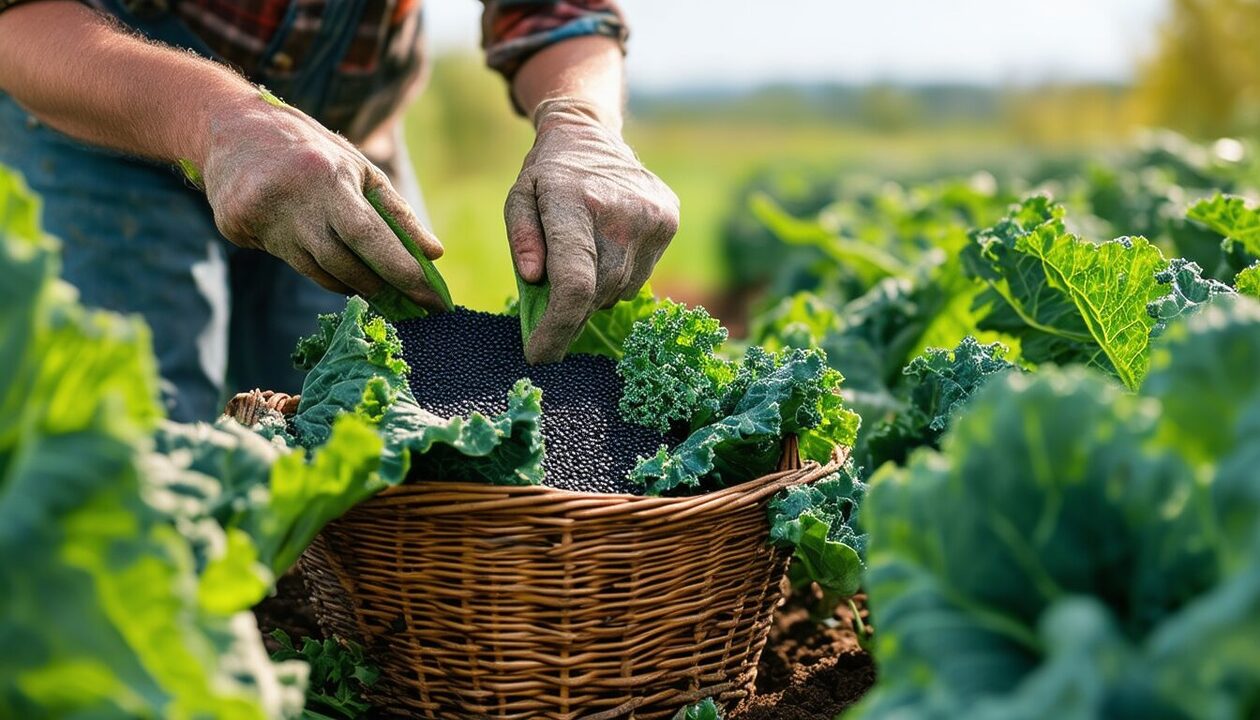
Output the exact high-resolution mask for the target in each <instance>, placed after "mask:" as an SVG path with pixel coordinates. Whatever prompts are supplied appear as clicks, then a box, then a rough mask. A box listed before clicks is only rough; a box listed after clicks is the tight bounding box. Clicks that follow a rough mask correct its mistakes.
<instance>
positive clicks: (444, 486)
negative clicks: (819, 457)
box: [363, 448, 849, 519]
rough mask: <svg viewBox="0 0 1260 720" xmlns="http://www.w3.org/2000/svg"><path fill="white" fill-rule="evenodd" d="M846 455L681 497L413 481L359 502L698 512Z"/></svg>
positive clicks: (740, 501) (765, 491)
mask: <svg viewBox="0 0 1260 720" xmlns="http://www.w3.org/2000/svg"><path fill="white" fill-rule="evenodd" d="M848 457H849V449H848V448H836V450H835V452H833V453H832V457H831V460H830V461H829V462H828V463H826V464H825V465H823V464H819V463H817V462H815V461H812V460H811V461H807V462H805V463H804V464H803V465H802V466H801V467H798V468H793V469H787V470H780V471H778V472H774V473H770V474H768V475H763V476H761V477H758V478H754V479H752V480H749V481H747V482H743V483H739V484H737V485H731V486H729V487H725V488H721V489H718V490H714V491H712V492H707V493H702V494H699V495H686V496H681V497H665V496H657V495H627V494H624V493H621V494H613V493H600V492H590V491H576V490H561V489H558V488H553V487H548V486H546V485H490V484H486V483H477V482H456V481H444V480H417V481H412V482H407V483H404V484H402V485H396V486H393V487H390V488H386V489H385V490H382V491H381V492H379V493H377V494H376V495H375V496H373V497H371V498H369V499H368V500H365V501H364V503H363V504H365V505H374V506H378V507H379V506H383V505H395V504H397V505H409V504H412V503H413V502H415V501H417V500H419V501H421V502H423V504H424V506H425V508H424V514H426V515H447V514H451V515H457V514H464V513H470V512H478V511H486V510H494V511H503V510H506V509H509V508H510V507H512V506H513V505H518V504H519V506H520V509H521V511H522V513H530V514H532V513H536V512H537V511H538V510H539V509H540V507H544V506H545V507H547V510H548V514H556V513H563V514H564V515H565V516H566V517H569V518H573V519H578V518H596V517H602V516H612V515H636V516H643V517H650V516H656V515H658V514H660V515H669V516H671V517H681V516H689V515H696V514H699V515H703V514H708V513H709V512H725V511H729V510H731V509H734V508H735V507H737V506H744V505H747V504H749V503H755V502H759V501H760V500H762V499H764V498H765V497H766V496H768V495H772V494H774V493H777V492H779V491H780V490H783V489H785V488H787V487H791V486H794V485H802V484H808V483H812V482H815V481H817V480H820V479H822V478H824V477H826V476H828V475H830V474H832V473H834V472H836V471H837V470H839V469H840V468H841V466H843V465H844V463H845V462H846V461H847V460H848Z"/></svg>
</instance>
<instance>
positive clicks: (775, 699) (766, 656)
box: [254, 568, 875, 720]
mask: <svg viewBox="0 0 1260 720" xmlns="http://www.w3.org/2000/svg"><path fill="white" fill-rule="evenodd" d="M855 600H856V604H857V607H858V608H859V612H860V613H861V615H862V618H863V620H864V621H866V620H867V615H866V609H865V607H864V603H863V600H864V598H863V597H862V596H860V595H859V596H857V598H855ZM254 614H255V615H256V616H257V618H258V627H259V629H261V630H262V631H263V634H264V638H265V641H266V643H267V649H268V651H272V650H274V649H275V641H273V640H272V639H271V637H270V633H271V631H272V630H274V629H277V628H279V629H281V630H284V631H285V632H287V633H288V634H289V637H291V638H293V639H294V642H297V641H298V640H300V639H301V638H303V637H313V638H319V637H322V635H321V633H320V629H319V624H318V622H317V621H316V619H315V612H314V609H313V608H312V606H311V602H310V598H309V597H308V595H307V593H306V587H305V584H304V583H303V581H302V577H301V575H300V574H299V573H298V570H297V569H296V568H294V569H292V570H290V571H289V572H288V573H286V574H285V575H284V576H282V577H281V578H280V581H279V583H277V585H276V594H275V595H273V596H272V597H269V598H267V599H266V600H264V601H263V602H262V603H260V604H259V605H258V606H257V607H255V608H254ZM853 625H854V623H853V619H852V613H851V611H850V609H849V608H848V606H847V605H842V606H841V607H840V608H838V609H837V610H836V614H835V620H834V622H828V623H824V624H821V625H820V624H817V623H815V622H814V621H813V620H812V619H811V618H810V615H809V610H808V607H807V605H806V602H805V599H804V598H802V597H801V596H800V595H793V596H792V597H790V598H789V599H788V601H787V602H786V603H785V604H784V605H783V607H781V608H779V612H778V613H777V614H776V616H775V622H774V625H773V626H772V627H771V629H770V639H769V641H768V642H767V643H766V648H765V650H764V651H763V652H762V654H761V662H760V663H759V664H758V666H757V685H756V694H755V695H754V696H753V697H752V698H750V699H748V700H746V701H745V702H744V703H742V704H741V705H740V706H739V707H736V708H733V709H731V712H730V713H729V714H728V717H729V718H730V720H832V718H834V717H835V716H836V715H838V714H839V713H840V712H841V711H843V710H844V709H845V708H847V707H849V706H850V705H852V704H854V703H855V702H857V701H858V700H859V699H860V698H861V697H862V695H863V694H864V693H865V692H866V691H867V690H868V689H870V687H871V685H872V684H873V683H874V682H875V665H874V663H873V662H872V661H871V657H870V655H868V654H867V653H866V652H864V651H863V650H862V648H861V646H860V645H859V644H858V638H857V634H856V633H855V632H854V630H853Z"/></svg>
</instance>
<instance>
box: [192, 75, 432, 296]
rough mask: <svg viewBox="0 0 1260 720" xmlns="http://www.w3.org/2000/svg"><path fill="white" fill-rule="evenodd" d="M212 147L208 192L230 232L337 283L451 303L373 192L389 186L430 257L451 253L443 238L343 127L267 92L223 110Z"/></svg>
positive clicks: (390, 206)
mask: <svg viewBox="0 0 1260 720" xmlns="http://www.w3.org/2000/svg"><path fill="white" fill-rule="evenodd" d="M205 157H206V159H205V163H204V167H203V168H201V173H202V179H203V181H204V183H205V188H206V197H207V198H208V199H209V200H210V206H211V207H212V208H213V209H214V221H215V224H216V225H218V228H219V231H220V232H222V233H223V236H224V237H226V238H227V239H228V240H231V241H232V242H233V243H235V244H237V245H240V246H241V247H247V248H257V249H260V250H266V251H267V252H269V253H271V254H272V255H275V256H276V257H278V258H280V259H281V260H284V261H285V262H287V263H288V264H289V265H292V266H293V267H294V268H295V269H296V270H297V271H298V272H300V273H302V274H303V275H306V276H307V277H309V278H311V279H312V280H314V281H315V282H317V283H319V284H320V285H322V286H324V287H325V288H327V289H329V290H333V291H336V292H342V293H347V294H348V293H351V292H354V293H358V294H359V295H362V296H363V297H365V298H372V297H373V296H375V295H376V294H377V293H378V292H380V291H381V290H382V289H383V288H384V287H385V286H386V285H391V286H393V287H395V288H397V289H399V290H401V291H402V292H403V294H405V295H407V296H408V297H410V298H411V299H413V300H415V301H416V302H417V303H419V304H421V305H423V306H426V307H430V308H440V307H442V301H441V300H440V299H438V296H437V295H436V294H435V293H434V292H433V291H431V290H430V289H429V288H428V287H427V286H426V285H425V280H424V274H423V272H422V271H421V269H420V266H419V264H418V263H417V262H416V260H415V258H413V257H412V256H411V255H410V254H409V253H408V252H407V249H406V248H405V247H404V246H403V244H402V242H400V241H399V239H398V237H397V236H396V235H395V234H394V232H393V231H392V230H391V229H390V227H389V225H387V224H386V223H385V221H384V220H383V219H382V218H381V216H380V215H379V214H378V213H377V212H376V210H375V209H373V207H372V206H371V205H370V204H369V203H368V201H367V200H366V199H365V197H364V193H366V192H368V191H369V190H375V191H376V192H378V193H379V195H380V198H381V201H382V204H383V205H384V207H385V209H386V210H388V211H389V212H390V213H391V214H392V215H393V216H394V217H395V218H396V219H397V220H398V222H399V223H400V224H401V225H402V226H403V228H405V229H406V230H407V231H408V232H409V233H410V234H411V236H412V238H414V239H415V241H416V243H417V245H418V246H419V247H420V249H421V251H422V252H423V253H424V254H425V255H426V256H427V257H428V258H429V259H436V258H437V257H439V256H441V254H442V245H441V243H439V242H438V240H437V238H436V237H434V236H433V234H432V233H430V232H429V231H428V230H426V229H425V228H424V226H423V225H421V224H420V221H419V220H417V219H416V216H415V214H414V213H413V212H412V211H411V208H410V207H408V205H407V203H406V201H404V200H403V199H402V197H400V196H399V195H398V193H397V192H395V191H394V188H393V187H392V186H391V185H390V182H389V179H388V178H387V177H386V176H385V173H383V172H382V171H381V170H379V169H377V168H376V167H375V166H374V165H372V163H370V162H369V161H368V160H367V158H365V157H364V156H363V153H361V152H359V150H358V149H356V148H355V147H354V146H353V145H351V144H350V143H349V142H348V141H346V140H345V139H344V138H342V137H341V136H339V135H336V134H334V133H332V132H330V131H328V130H327V129H325V128H324V127H323V126H321V125H320V124H319V123H317V122H315V121H314V120H312V119H311V118H310V117H308V116H307V115H305V114H304V113H302V112H301V111H299V110H296V109H294V108H291V107H288V106H284V105H279V104H271V103H269V102H265V101H264V100H262V99H261V98H260V99H258V101H257V102H254V103H245V104H244V107H243V108H242V107H235V108H231V109H230V111H226V112H223V113H220V114H219V115H218V117H217V118H216V119H215V120H214V121H213V122H212V123H211V124H210V138H209V144H208V147H207V151H206V156H205Z"/></svg>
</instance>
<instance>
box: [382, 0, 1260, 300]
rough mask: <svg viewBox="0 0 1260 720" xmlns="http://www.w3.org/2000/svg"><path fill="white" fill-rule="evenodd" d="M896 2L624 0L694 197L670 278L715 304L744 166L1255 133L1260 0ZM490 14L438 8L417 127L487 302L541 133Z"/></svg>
mask: <svg viewBox="0 0 1260 720" xmlns="http://www.w3.org/2000/svg"><path fill="white" fill-rule="evenodd" d="M884 5H886V7H882V8H870V7H865V6H860V5H859V4H855V3H847V2H839V3H832V2H823V1H822V0H819V1H817V2H815V1H813V0H792V1H790V2H787V3H786V4H785V6H784V7H781V8H772V7H771V6H770V5H769V4H764V3H762V4H753V3H730V4H726V7H723V8H721V9H717V8H711V10H710V11H709V12H711V13H713V14H710V15H706V13H705V12H701V11H700V10H698V9H697V7H700V6H703V7H710V6H709V5H708V4H701V3H686V4H679V3H669V2H663V1H661V2H656V1H654V0H626V1H625V2H624V9H625V11H626V13H627V15H628V17H629V19H630V21H631V25H632V28H633V34H632V38H631V41H630V61H629V62H630V65H629V70H630V91H631V101H630V119H629V121H628V124H627V128H626V135H627V139H628V140H629V142H630V143H631V145H632V146H633V147H634V148H635V150H636V151H637V152H638V153H639V155H640V157H641V158H642V159H643V161H644V162H645V164H646V165H647V166H648V167H649V168H650V169H652V170H653V171H654V172H656V173H657V174H658V175H660V176H661V177H662V178H663V179H664V180H665V181H666V182H667V183H669V184H670V186H671V187H673V189H674V190H675V192H677V193H678V195H679V197H680V199H681V201H682V226H681V228H680V231H679V234H678V236H677V238H676V239H675V241H674V243H673V245H672V246H671V248H670V250H669V252H668V253H666V255H665V257H664V259H663V260H662V263H661V265H660V266H659V268H658V271H657V273H656V276H655V278H654V281H653V283H654V285H655V286H656V287H657V289H658V290H661V291H664V292H665V293H666V294H670V295H673V296H675V297H678V298H680V299H687V300H703V301H706V302H707V303H709V304H710V305H712V306H714V307H716V308H718V309H719V312H720V308H721V307H722V302H721V300H720V299H719V296H721V295H722V294H723V292H724V291H726V290H729V289H730V286H731V284H732V282H733V281H734V280H735V279H737V278H733V277H732V275H733V273H735V274H737V272H738V268H733V267H732V263H731V258H730V257H729V255H730V253H729V252H728V251H727V248H728V247H729V245H730V239H731V238H730V234H731V232H732V228H733V227H734V225H736V224H738V222H740V218H741V216H743V215H746V213H745V212H744V209H745V206H746V203H747V192H746V191H747V189H748V186H749V184H750V183H751V182H762V183H764V182H773V183H775V184H776V188H775V194H776V195H777V196H788V197H790V196H791V195H792V193H793V192H799V193H804V192H807V191H808V185H809V182H808V180H807V178H810V177H818V176H825V175H828V174H830V175H832V176H845V177H850V178H852V177H864V178H867V179H869V180H870V181H872V182H877V181H881V180H889V179H909V178H922V177H935V176H945V175H954V174H961V175H968V174H971V173H973V172H975V171H978V170H983V171H987V172H991V173H994V174H998V175H1001V174H1002V173H1025V174H1026V173H1028V172H1030V168H1033V167H1034V166H1038V165H1042V164H1045V163H1047V162H1049V163H1054V162H1072V161H1076V160H1079V159H1081V158H1089V157H1095V156H1101V155H1103V154H1106V153H1108V152H1111V151H1113V150H1116V149H1118V148H1121V147H1124V146H1127V145H1129V144H1131V143H1132V142H1133V140H1134V138H1135V137H1136V136H1137V135H1138V134H1139V133H1140V132H1142V129H1143V128H1147V127H1167V128H1172V129H1175V130H1178V131H1180V132H1183V133H1186V134H1188V135H1189V136H1191V137H1205V138H1206V137H1218V136H1223V135H1233V136H1240V137H1253V136H1254V135H1255V134H1256V131H1257V129H1258V128H1260V3H1255V2H1251V1H1249V0H1171V1H1170V0H1113V1H1112V2H1103V3H1087V2H1063V3H1055V4H1053V6H1054V7H1052V8H1050V4H1046V7H1045V8H1024V7H1021V8H1020V9H1019V11H1018V12H1016V11H1014V10H1012V9H1010V8H1007V7H1006V6H1004V5H1001V4H998V3H995V2H988V1H987V0H975V1H973V2H968V3H961V4H959V7H954V4H950V10H949V11H948V12H946V11H942V10H941V9H940V8H936V7H935V6H934V4H931V3H927V2H913V1H910V0H902V1H901V2H894V3H888V4H884ZM1021 5H1022V4H1021ZM693 6H694V7H693ZM797 6H799V7H797ZM1047 8H1049V9H1047ZM478 11H479V7H478V5H477V4H476V3H472V2H469V3H456V2H435V3H431V5H430V7H429V8H427V12H429V16H428V18H427V21H428V22H429V25H430V30H431V36H432V42H433V46H434V50H435V55H436V60H435V63H434V66H433V71H432V75H431V79H430V82H429V86H428V88H427V90H426V92H425V94H424V95H423V96H422V97H421V98H420V99H419V100H418V101H417V102H416V103H415V104H414V105H413V106H412V107H411V108H410V109H409V111H408V113H407V116H406V132H407V135H408V138H409V142H410V146H411V152H412V159H413V161H414V163H415V165H416V169H417V173H418V175H419V177H420V180H421V184H422V186H423V189H424V192H425V198H426V201H427V203H428V210H429V214H430V217H431V219H432V222H433V225H434V228H435V230H436V231H437V233H438V235H439V237H441V238H442V240H443V242H444V243H445V244H446V246H447V257H446V258H445V259H444V260H443V261H442V264H441V267H442V269H443V272H444V274H445V275H446V276H447V277H448V279H449V282H450V284H451V286H452V289H453V292H454V293H455V295H456V297H457V299H458V301H460V302H462V303H464V304H467V305H470V306H472V307H476V308H482V309H497V308H500V307H502V306H503V303H504V302H505V300H506V299H507V298H508V297H509V296H510V295H512V294H514V292H515V286H514V282H513V279H512V272H511V265H510V259H509V255H508V251H507V245H506V239H505V236H504V230H503V221H502V204H503V199H504V198H505V196H506V193H507V190H508V188H509V187H510V185H511V184H512V182H513V180H514V179H515V176H516V172H517V170H518V169H519V166H520V162H521V159H522V158H523V157H524V154H525V153H526V152H527V151H528V149H529V145H530V141H531V138H532V130H531V128H530V127H529V125H528V123H527V122H525V121H524V120H522V119H521V118H519V117H517V116H515V115H514V114H513V113H512V111H511V107H510V104H509V103H508V102H507V97H506V90H505V88H504V86H503V83H502V81H501V80H500V79H499V78H498V77H496V76H494V75H492V74H491V73H490V72H489V71H488V70H486V69H484V67H483V65H482V61H481V59H480V57H479V55H478V53H477V51H476V42H477V33H478V24H477V13H478ZM788 17H790V18H792V19H793V24H788V23H787V22H786V21H782V22H781V21H780V18H788ZM801 17H816V18H817V20H818V22H817V25H816V26H813V24H812V23H811V24H810V25H811V26H810V27H802V25H801V24H800V18H801ZM798 57H799V58H800V62H807V63H808V66H807V67H800V66H798V65H797V64H796V63H797V60H798ZM732 69H734V70H736V71H738V72H732ZM732 77H738V78H739V79H738V80H732ZM719 78H720V80H719ZM784 78H790V81H788V80H785V79H784ZM793 184H795V185H797V187H796V188H795V189H794V188H793V187H792V186H793ZM784 185H786V187H784ZM767 261H770V262H773V258H768V259H767Z"/></svg>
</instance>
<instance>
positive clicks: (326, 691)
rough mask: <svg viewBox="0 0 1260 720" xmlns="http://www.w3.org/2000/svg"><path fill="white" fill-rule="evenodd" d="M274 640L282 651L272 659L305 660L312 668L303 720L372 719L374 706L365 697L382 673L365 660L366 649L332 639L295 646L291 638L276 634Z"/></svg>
mask: <svg viewBox="0 0 1260 720" xmlns="http://www.w3.org/2000/svg"><path fill="white" fill-rule="evenodd" d="M271 637H272V638H273V639H274V640H275V641H276V643H277V644H278V645H279V647H278V648H277V649H276V651H275V652H273V653H271V659H272V660H276V661H280V662H283V661H285V660H301V661H303V662H305V663H306V664H307V665H309V666H310V668H311V671H310V681H309V683H308V685H307V689H306V707H305V709H304V710H303V713H302V720H360V718H366V717H368V711H370V710H371V709H372V704H371V703H370V702H368V701H367V700H366V699H364V697H363V693H364V691H365V690H367V689H368V688H371V687H372V686H373V685H375V684H376V681H377V680H378V679H379V678H380V674H381V673H380V670H378V669H377V668H376V667H375V666H374V665H371V664H369V663H368V662H367V661H366V660H365V659H364V657H363V648H361V647H359V646H358V645H355V644H354V643H344V644H343V643H339V642H337V641H336V640H333V639H332V638H326V639H324V640H316V639H314V638H309V637H308V638H302V646H301V647H298V646H297V645H295V644H294V642H293V640H292V639H291V638H290V637H289V634H288V633H286V632H285V631H283V630H274V631H272V633H271Z"/></svg>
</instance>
